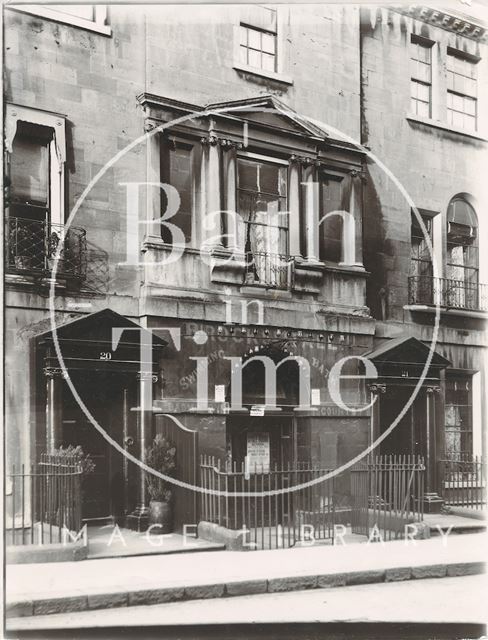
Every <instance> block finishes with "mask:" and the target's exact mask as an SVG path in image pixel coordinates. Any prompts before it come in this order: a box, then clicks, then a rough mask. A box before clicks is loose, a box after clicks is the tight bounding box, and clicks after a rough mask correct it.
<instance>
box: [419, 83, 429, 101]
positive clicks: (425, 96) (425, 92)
mask: <svg viewBox="0 0 488 640" xmlns="http://www.w3.org/2000/svg"><path fill="white" fill-rule="evenodd" d="M417 97H418V98H419V100H423V101H424V102H429V100H430V86H428V85H426V84H418V86H417Z"/></svg>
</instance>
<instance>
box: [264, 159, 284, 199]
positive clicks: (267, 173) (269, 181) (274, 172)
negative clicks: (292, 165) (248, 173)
mask: <svg viewBox="0 0 488 640" xmlns="http://www.w3.org/2000/svg"><path fill="white" fill-rule="evenodd" d="M280 171H283V169H282V168H281V167H278V166H276V165H272V164H264V163H263V164H261V165H259V172H258V176H259V183H258V187H259V190H260V191H264V192H266V193H277V194H279V195H285V194H284V193H282V191H281V190H282V189H283V184H282V180H280Z"/></svg>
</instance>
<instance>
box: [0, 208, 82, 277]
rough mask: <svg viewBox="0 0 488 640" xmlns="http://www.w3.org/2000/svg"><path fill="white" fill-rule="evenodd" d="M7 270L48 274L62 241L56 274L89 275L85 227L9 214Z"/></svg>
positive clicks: (41, 275)
mask: <svg viewBox="0 0 488 640" xmlns="http://www.w3.org/2000/svg"><path fill="white" fill-rule="evenodd" d="M6 226H7V229H6V234H5V240H6V244H7V247H6V252H5V255H6V261H7V265H6V270H7V272H9V273H16V274H23V275H34V276H36V275H37V276H40V277H49V276H50V275H51V273H53V269H54V261H55V257H56V256H57V255H58V254H57V251H58V247H59V245H60V244H61V249H60V252H59V260H58V263H57V268H56V277H57V278H66V279H70V280H73V279H76V280H83V279H84V278H85V276H86V254H87V249H86V231H85V230H84V229H80V228H78V227H70V228H69V229H66V228H65V227H64V225H60V224H53V223H51V222H47V221H45V220H43V221H39V220H29V219H27V218H14V217H10V218H8V219H7V221H6Z"/></svg>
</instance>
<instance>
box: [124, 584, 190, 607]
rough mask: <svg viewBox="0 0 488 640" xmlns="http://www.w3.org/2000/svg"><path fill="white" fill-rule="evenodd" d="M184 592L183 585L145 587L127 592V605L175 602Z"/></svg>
mask: <svg viewBox="0 0 488 640" xmlns="http://www.w3.org/2000/svg"><path fill="white" fill-rule="evenodd" d="M184 594H185V590H184V588H183V587H181V588H174V589H146V590H141V591H133V592H132V593H129V606H133V605H138V604H161V603H163V602H176V601H177V600H181V599H182V598H183V596H184Z"/></svg>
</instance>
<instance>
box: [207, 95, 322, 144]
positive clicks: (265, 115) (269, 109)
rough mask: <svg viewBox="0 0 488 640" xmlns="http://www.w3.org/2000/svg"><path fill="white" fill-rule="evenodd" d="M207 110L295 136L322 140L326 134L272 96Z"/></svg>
mask: <svg viewBox="0 0 488 640" xmlns="http://www.w3.org/2000/svg"><path fill="white" fill-rule="evenodd" d="M205 109H206V110H207V109H208V110H214V109H215V110H216V111H220V110H222V113H223V114H228V115H234V116H235V117H238V118H241V119H243V120H246V121H248V122H252V123H255V124H256V125H259V126H264V127H270V128H272V129H276V130H280V131H283V132H287V133H292V134H296V135H301V136H306V137H311V138H318V139H323V138H324V137H327V133H326V132H325V131H323V130H322V129H320V128H319V127H317V126H315V125H313V124H311V123H309V122H307V121H306V120H305V119H304V118H302V117H301V116H299V115H298V114H297V113H296V111H294V110H293V109H291V108H290V107H289V106H288V105H286V104H285V103H283V102H281V100H278V99H277V98H275V97H274V96H259V97H256V98H248V99H245V100H232V101H229V102H219V103H214V104H209V105H207V106H206V107H205Z"/></svg>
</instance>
